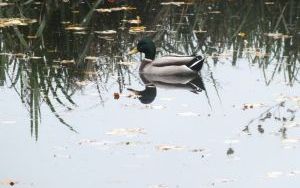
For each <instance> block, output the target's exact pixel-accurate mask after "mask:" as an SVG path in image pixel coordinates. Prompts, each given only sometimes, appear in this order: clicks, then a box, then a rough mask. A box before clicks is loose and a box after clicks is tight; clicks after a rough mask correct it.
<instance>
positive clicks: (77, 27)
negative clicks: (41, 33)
mask: <svg viewBox="0 0 300 188" xmlns="http://www.w3.org/2000/svg"><path fill="white" fill-rule="evenodd" d="M85 29H86V28H84V27H82V26H80V25H78V24H72V25H68V26H67V27H65V30H70V31H83V30H85Z"/></svg>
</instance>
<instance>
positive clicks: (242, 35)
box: [238, 32, 246, 37]
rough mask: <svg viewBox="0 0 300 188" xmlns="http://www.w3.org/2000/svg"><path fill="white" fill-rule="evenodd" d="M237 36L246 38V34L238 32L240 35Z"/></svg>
mask: <svg viewBox="0 0 300 188" xmlns="http://www.w3.org/2000/svg"><path fill="white" fill-rule="evenodd" d="M238 36H240V37H245V36H246V33H243V32H240V33H239V34H238Z"/></svg>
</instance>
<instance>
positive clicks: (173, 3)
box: [160, 1, 192, 6]
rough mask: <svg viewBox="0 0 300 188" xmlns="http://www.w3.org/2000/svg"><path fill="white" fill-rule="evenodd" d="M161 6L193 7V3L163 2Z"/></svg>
mask: <svg viewBox="0 0 300 188" xmlns="http://www.w3.org/2000/svg"><path fill="white" fill-rule="evenodd" d="M160 4H161V5H175V6H181V5H191V4H192V3H187V2H183V1H181V2H162V3H160Z"/></svg>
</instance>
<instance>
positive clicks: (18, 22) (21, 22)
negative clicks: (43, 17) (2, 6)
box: [0, 18, 37, 28]
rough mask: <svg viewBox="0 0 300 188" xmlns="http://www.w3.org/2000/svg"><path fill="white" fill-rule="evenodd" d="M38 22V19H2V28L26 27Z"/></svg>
mask: <svg viewBox="0 0 300 188" xmlns="http://www.w3.org/2000/svg"><path fill="white" fill-rule="evenodd" d="M36 22H37V20H36V19H29V18H0V28H5V27H12V26H26V25H29V24H33V23H36Z"/></svg>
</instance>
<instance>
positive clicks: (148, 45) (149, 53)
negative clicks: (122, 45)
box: [129, 38, 156, 60]
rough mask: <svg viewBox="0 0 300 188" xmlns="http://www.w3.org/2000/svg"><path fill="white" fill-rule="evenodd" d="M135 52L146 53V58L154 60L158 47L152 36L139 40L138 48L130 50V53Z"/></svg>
mask: <svg viewBox="0 0 300 188" xmlns="http://www.w3.org/2000/svg"><path fill="white" fill-rule="evenodd" d="M135 52H141V53H144V54H145V58H147V59H152V60H154V58H155V53H156V47H155V44H154V42H153V41H152V40H151V39H150V38H143V39H141V40H140V41H139V42H138V44H137V48H135V49H133V50H132V51H131V52H129V54H133V53H135Z"/></svg>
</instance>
